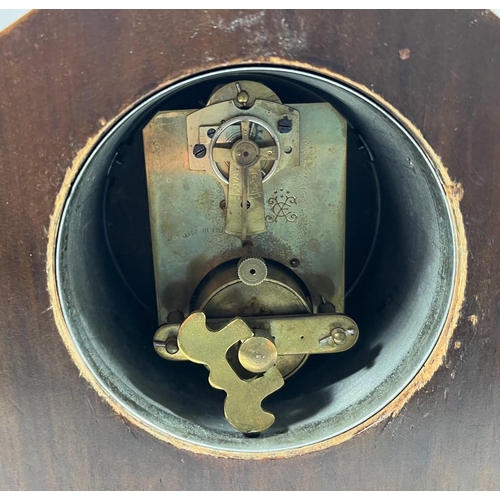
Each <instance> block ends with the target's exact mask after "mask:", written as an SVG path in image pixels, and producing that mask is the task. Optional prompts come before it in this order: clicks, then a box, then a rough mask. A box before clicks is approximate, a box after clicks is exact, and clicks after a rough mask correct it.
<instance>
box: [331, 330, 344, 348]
mask: <svg viewBox="0 0 500 500" xmlns="http://www.w3.org/2000/svg"><path fill="white" fill-rule="evenodd" d="M331 335H332V338H333V341H334V342H335V343H336V344H337V345H342V344H345V342H346V340H347V336H346V334H345V332H344V330H342V329H341V328H334V329H333V330H332V332H331Z"/></svg>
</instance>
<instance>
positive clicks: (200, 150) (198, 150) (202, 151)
mask: <svg viewBox="0 0 500 500" xmlns="http://www.w3.org/2000/svg"><path fill="white" fill-rule="evenodd" d="M193 154H194V156H195V157H196V158H204V157H205V155H206V154H207V148H206V146H205V145H204V144H195V145H194V148H193Z"/></svg>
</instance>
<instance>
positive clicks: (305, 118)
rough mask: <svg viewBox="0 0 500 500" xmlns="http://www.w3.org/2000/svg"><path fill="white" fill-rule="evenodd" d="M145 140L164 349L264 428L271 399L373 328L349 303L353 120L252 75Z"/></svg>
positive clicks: (157, 342) (240, 420) (178, 114)
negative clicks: (315, 358) (284, 96)
mask: <svg viewBox="0 0 500 500" xmlns="http://www.w3.org/2000/svg"><path fill="white" fill-rule="evenodd" d="M143 141H144V154H145V161H146V177H147V189H148V203H149V217H150V224H151V237H152V248H153V261H154V272H155V285H156V300H157V307H158V323H159V328H158V330H157V331H156V333H155V334H154V340H153V345H154V349H155V350H156V352H157V353H158V354H159V355H160V356H161V357H162V358H164V359H166V360H169V361H185V362H193V363H199V364H202V365H205V366H206V367H207V368H208V370H209V377H208V380H209V383H210V385H211V386H212V387H214V388H216V389H220V390H223V391H225V392H226V399H225V402H224V414H225V417H226V419H227V421H228V422H229V423H230V424H231V425H232V426H233V427H235V428H236V429H238V430H239V431H241V432H243V433H245V434H255V433H261V432H263V431H265V430H266V429H268V428H269V427H271V426H272V424H273V423H274V421H275V417H274V415H273V414H271V413H269V412H267V411H265V410H264V409H263V408H262V401H263V400H264V398H266V397H267V396H268V395H270V394H272V393H273V392H275V391H278V390H279V389H280V388H281V387H282V386H283V385H284V383H285V379H287V378H289V377H291V376H292V375H295V374H296V373H297V372H298V371H299V369H300V368H301V367H302V366H303V364H304V363H305V362H306V360H307V358H308V357H309V355H313V354H334V353H339V352H342V351H346V350H347V349H350V348H351V347H352V346H353V345H354V344H355V343H356V341H357V339H358V336H359V330H358V326H357V325H356V323H355V321H354V320H353V319H351V318H349V317H348V316H346V315H345V314H344V296H345V289H344V274H345V270H344V261H345V212H346V154H347V152H346V151H347V122H346V120H345V119H344V118H343V116H342V115H341V114H339V113H338V112H337V111H336V110H335V109H334V107H332V105H331V104H329V103H327V102H313V103H310V102H308V103H295V104H283V103H282V102H281V100H280V98H279V97H278V95H276V94H275V93H274V92H273V91H272V90H271V89H270V88H269V87H267V86H265V85H263V84H261V83H258V82H255V81H246V80H242V81H234V82H231V83H228V84H225V85H222V86H219V87H218V88H216V89H215V90H214V92H213V93H212V95H211V96H210V98H209V99H208V102H207V104H206V106H204V107H203V108H201V109H181V110H169V111H161V112H159V113H158V114H156V115H155V116H154V117H153V118H152V120H151V121H150V122H149V123H148V124H147V125H146V127H145V128H144V130H143Z"/></svg>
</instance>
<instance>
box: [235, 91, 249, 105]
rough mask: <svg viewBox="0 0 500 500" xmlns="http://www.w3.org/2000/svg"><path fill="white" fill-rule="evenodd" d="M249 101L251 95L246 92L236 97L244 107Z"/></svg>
mask: <svg viewBox="0 0 500 500" xmlns="http://www.w3.org/2000/svg"><path fill="white" fill-rule="evenodd" d="M248 99H249V95H248V94H247V93H246V92H245V91H244V90H242V91H241V92H239V93H238V95H237V96H236V100H237V101H238V102H239V103H240V104H242V105H245V104H246V103H247V102H248Z"/></svg>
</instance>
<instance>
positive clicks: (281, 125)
mask: <svg viewBox="0 0 500 500" xmlns="http://www.w3.org/2000/svg"><path fill="white" fill-rule="evenodd" d="M278 130H279V132H280V133H281V134H288V133H289V132H291V131H292V120H290V118H287V117H286V116H285V117H284V118H281V120H279V121H278Z"/></svg>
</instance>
